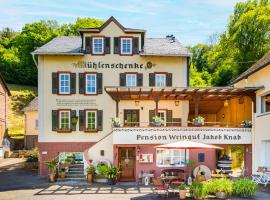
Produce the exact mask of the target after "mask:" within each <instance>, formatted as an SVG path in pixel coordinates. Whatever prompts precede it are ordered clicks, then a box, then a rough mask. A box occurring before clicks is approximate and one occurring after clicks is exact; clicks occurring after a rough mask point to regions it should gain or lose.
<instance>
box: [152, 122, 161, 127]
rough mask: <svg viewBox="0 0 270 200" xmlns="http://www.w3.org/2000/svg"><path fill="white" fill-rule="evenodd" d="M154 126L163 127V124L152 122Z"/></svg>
mask: <svg viewBox="0 0 270 200" xmlns="http://www.w3.org/2000/svg"><path fill="white" fill-rule="evenodd" d="M152 125H153V126H161V122H152Z"/></svg>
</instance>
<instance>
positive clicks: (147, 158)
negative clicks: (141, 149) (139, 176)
mask: <svg viewBox="0 0 270 200" xmlns="http://www.w3.org/2000/svg"><path fill="white" fill-rule="evenodd" d="M139 163H153V154H150V153H148V154H145V153H141V154H140V157H139Z"/></svg>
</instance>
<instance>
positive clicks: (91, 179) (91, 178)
mask: <svg viewBox="0 0 270 200" xmlns="http://www.w3.org/2000/svg"><path fill="white" fill-rule="evenodd" d="M93 180H94V175H93V174H87V182H88V183H93Z"/></svg>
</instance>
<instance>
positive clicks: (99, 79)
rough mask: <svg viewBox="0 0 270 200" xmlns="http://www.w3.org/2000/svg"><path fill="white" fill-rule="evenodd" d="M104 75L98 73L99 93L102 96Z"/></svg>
mask: <svg viewBox="0 0 270 200" xmlns="http://www.w3.org/2000/svg"><path fill="white" fill-rule="evenodd" d="M102 87H103V86H102V73H97V93H98V94H102V90H103V88H102Z"/></svg>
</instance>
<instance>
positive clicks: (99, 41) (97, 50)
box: [92, 37, 104, 54]
mask: <svg viewBox="0 0 270 200" xmlns="http://www.w3.org/2000/svg"><path fill="white" fill-rule="evenodd" d="M92 42H93V49H92V52H93V54H103V53H104V38H101V37H94V38H93V41H92Z"/></svg>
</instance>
